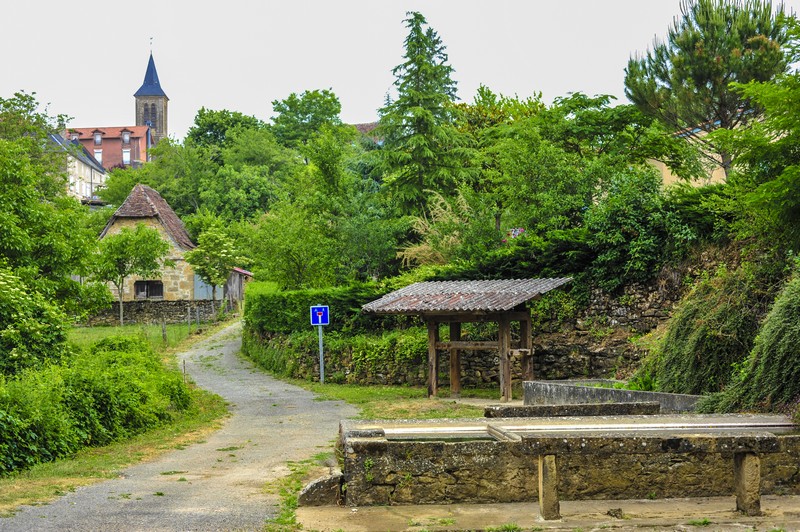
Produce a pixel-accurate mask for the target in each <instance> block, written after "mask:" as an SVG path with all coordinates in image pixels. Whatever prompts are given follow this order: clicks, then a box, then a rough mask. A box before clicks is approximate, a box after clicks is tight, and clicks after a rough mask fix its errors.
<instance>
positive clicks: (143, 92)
mask: <svg viewBox="0 0 800 532" xmlns="http://www.w3.org/2000/svg"><path fill="white" fill-rule="evenodd" d="M134 96H136V97H138V96H163V97H164V98H167V95H166V94H165V93H164V90H163V89H162V88H161V83H159V82H158V72H157V71H156V62H155V61H153V52H150V61H148V63H147V71H146V72H145V73H144V83H142V86H141V87H139V90H138V91H136V94H134ZM167 99H169V98H167Z"/></svg>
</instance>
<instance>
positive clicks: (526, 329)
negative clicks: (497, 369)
mask: <svg viewBox="0 0 800 532" xmlns="http://www.w3.org/2000/svg"><path fill="white" fill-rule="evenodd" d="M531 328H532V327H531V319H530V316H528V319H527V320H521V321H520V322H519V336H520V348H521V350H527V353H525V352H524V351H523V354H522V379H523V380H526V381H532V380H533V379H534V375H533V336H532V335H531Z"/></svg>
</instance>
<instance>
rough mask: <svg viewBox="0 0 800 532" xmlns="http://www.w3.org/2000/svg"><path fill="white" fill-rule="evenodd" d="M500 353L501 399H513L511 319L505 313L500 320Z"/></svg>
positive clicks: (504, 400)
mask: <svg viewBox="0 0 800 532" xmlns="http://www.w3.org/2000/svg"><path fill="white" fill-rule="evenodd" d="M498 329H499V331H498V334H499V336H500V338H499V344H500V345H499V347H498V349H499V352H500V353H499V354H500V357H499V358H500V401H502V402H504V403H505V402H508V401H510V400H511V356H510V355H511V321H510V320H509V319H508V316H507V315H505V314H503V315H501V316H500V319H499V320H498Z"/></svg>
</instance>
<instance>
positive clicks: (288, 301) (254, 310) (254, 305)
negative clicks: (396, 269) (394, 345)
mask: <svg viewBox="0 0 800 532" xmlns="http://www.w3.org/2000/svg"><path fill="white" fill-rule="evenodd" d="M386 292H387V289H386V288H381V287H380V286H379V285H377V284H374V283H372V284H369V283H364V284H356V285H350V286H337V287H331V288H316V289H309V290H292V291H281V290H278V289H277V288H275V285H274V284H272V283H258V282H254V283H250V284H249V285H248V286H247V295H246V301H247V304H246V305H245V312H244V318H245V327H246V329H248V330H249V331H251V332H253V333H255V334H256V335H257V336H259V337H262V338H268V337H270V336H272V335H274V334H290V333H293V332H296V331H304V330H309V329H310V327H311V323H310V308H311V307H312V306H315V305H327V306H328V307H329V308H330V325H327V326H325V331H326V332H330V331H346V332H349V333H352V334H356V333H359V332H369V331H379V330H385V329H394V328H398V327H404V326H407V325H408V324H411V323H414V319H413V318H409V317H405V316H400V317H397V316H374V315H369V314H364V313H362V312H361V307H362V305H364V304H366V303H369V302H370V301H373V300H375V299H378V298H380V297H381V296H383V295H384V294H385V293H386Z"/></svg>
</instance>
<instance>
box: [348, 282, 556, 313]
mask: <svg viewBox="0 0 800 532" xmlns="http://www.w3.org/2000/svg"><path fill="white" fill-rule="evenodd" d="M571 280H572V279H571V278H569V277H559V278H554V279H503V280H496V281H429V282H424V283H414V284H412V285H409V286H406V287H405V288H401V289H400V290H395V291H394V292H392V293H390V294H386V295H385V296H383V297H382V298H380V299H377V300H375V301H372V302H371V303H367V304H366V305H364V306H363V307H361V308H362V309H363V310H364V311H366V312H374V313H376V314H426V313H443V312H446V313H472V312H501V311H508V310H512V309H514V308H515V307H517V305H520V304H522V303H525V302H526V301H530V300H531V299H534V298H535V297H537V296H539V295H541V294H544V293H546V292H549V291H550V290H553V289H554V288H558V287H559V286H561V285H563V284H566V283H568V282H569V281H571Z"/></svg>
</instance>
